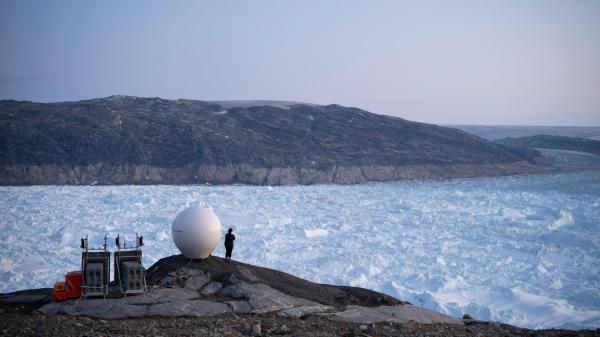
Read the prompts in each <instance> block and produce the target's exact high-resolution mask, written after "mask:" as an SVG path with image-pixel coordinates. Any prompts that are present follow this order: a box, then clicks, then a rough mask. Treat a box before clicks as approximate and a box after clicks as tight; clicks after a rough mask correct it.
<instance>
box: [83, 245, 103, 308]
mask: <svg viewBox="0 0 600 337" xmlns="http://www.w3.org/2000/svg"><path fill="white" fill-rule="evenodd" d="M81 249H82V252H81V271H82V274H83V284H82V285H81V294H82V295H83V298H84V299H85V298H87V297H88V296H102V297H103V298H106V296H107V295H108V287H109V283H110V252H109V251H108V250H107V247H106V236H104V245H103V246H102V247H101V248H93V247H92V248H89V246H88V237H87V235H86V236H85V238H81Z"/></svg>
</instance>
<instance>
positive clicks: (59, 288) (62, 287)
mask: <svg viewBox="0 0 600 337" xmlns="http://www.w3.org/2000/svg"><path fill="white" fill-rule="evenodd" d="M66 290H67V286H66V284H65V282H55V283H54V288H52V291H53V292H64V291H66Z"/></svg>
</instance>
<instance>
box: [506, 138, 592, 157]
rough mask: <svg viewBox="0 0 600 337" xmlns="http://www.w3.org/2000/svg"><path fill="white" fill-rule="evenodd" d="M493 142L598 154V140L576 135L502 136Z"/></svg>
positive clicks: (519, 146)
mask: <svg viewBox="0 0 600 337" xmlns="http://www.w3.org/2000/svg"><path fill="white" fill-rule="evenodd" d="M495 143H497V144H502V145H506V146H510V147H514V148H538V149H557V150H570V151H580V152H587V153H591V154H595V155H597V156H600V141H597V140H592V139H584V138H576V137H563V136H550V135H536V136H530V137H520V138H503V139H499V140H496V141H495Z"/></svg>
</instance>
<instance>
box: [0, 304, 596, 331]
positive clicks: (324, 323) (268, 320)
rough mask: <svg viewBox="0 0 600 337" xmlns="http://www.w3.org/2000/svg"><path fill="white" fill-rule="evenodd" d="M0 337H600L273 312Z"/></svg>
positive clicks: (9, 315)
mask: <svg viewBox="0 0 600 337" xmlns="http://www.w3.org/2000/svg"><path fill="white" fill-rule="evenodd" d="M0 335H1V336H11V337H17V336H107V337H108V336H317V337H318V336H429V337H431V336H509V337H510V336H600V330H595V331H589V330H588V331H569V330H528V329H520V328H517V327H514V326H510V325H506V324H499V323H488V322H471V323H468V324H467V325H465V326H457V325H447V324H416V323H413V322H409V323H406V324H397V323H394V324H388V323H381V324H377V325H375V326H368V325H364V324H353V323H345V322H334V321H330V320H328V319H325V318H322V317H315V316H311V317H307V318H305V319H293V318H282V317H278V316H277V315H275V314H265V315H234V314H225V315H220V316H213V317H203V318H192V317H189V318H188V317H184V318H164V317H155V318H143V319H122V320H97V319H91V318H87V317H72V316H64V315H43V314H40V313H37V312H35V311H33V312H20V310H19V309H17V310H15V309H12V310H8V311H5V312H3V313H1V314H0Z"/></svg>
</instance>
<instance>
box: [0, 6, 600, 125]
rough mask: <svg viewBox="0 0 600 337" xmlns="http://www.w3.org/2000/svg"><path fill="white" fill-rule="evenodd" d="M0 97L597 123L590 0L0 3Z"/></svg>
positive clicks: (597, 69)
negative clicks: (258, 103)
mask: <svg viewBox="0 0 600 337" xmlns="http://www.w3.org/2000/svg"><path fill="white" fill-rule="evenodd" d="M0 42H1V46H2V48H1V49H0V99H17V100H32V101H40V102H55V101H65V100H80V99H89V98H96V97H105V96H110V95H113V94H122V95H132V96H143V97H162V98H168V99H176V98H187V99H200V100H247V99H250V100H254V99H257V100H258V99H260V100H263V99H270V100H290V101H299V102H310V103H317V104H332V103H336V104H341V105H344V106H355V107H359V108H362V109H365V110H368V111H371V112H374V113H379V114H388V115H393V116H399V117H402V118H406V119H409V120H415V121H420V122H427V123H436V124H482V125H575V126H598V125H600V1H578V0H569V1H553V0H545V1H534V0H518V1H513V0H502V1H493V0H489V1H447V0H445V1H428V0H424V1H399V0H398V1H350V0H348V1H310V0H302V1H283V0H273V1H261V0H257V1H234V0H232V1H220V0H219V1H178V0H174V1H94V2H92V1H37V2H35V1H7V0H2V1H1V2H0Z"/></svg>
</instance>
